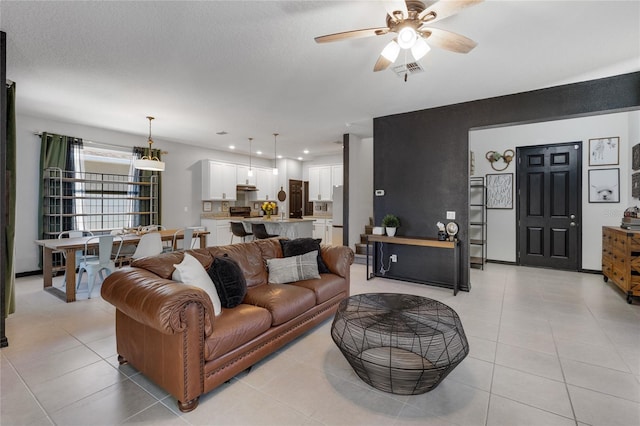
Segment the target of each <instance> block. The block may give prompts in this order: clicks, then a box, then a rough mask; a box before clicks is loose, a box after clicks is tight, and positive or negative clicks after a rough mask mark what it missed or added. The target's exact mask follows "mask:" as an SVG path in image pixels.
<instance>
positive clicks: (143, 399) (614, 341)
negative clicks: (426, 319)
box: [0, 264, 640, 426]
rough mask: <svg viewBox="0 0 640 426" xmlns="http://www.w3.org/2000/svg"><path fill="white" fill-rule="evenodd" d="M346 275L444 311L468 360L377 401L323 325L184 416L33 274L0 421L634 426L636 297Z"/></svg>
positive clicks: (574, 279) (639, 417) (579, 281)
mask: <svg viewBox="0 0 640 426" xmlns="http://www.w3.org/2000/svg"><path fill="white" fill-rule="evenodd" d="M351 277H352V293H353V294H357V293H365V292H402V293H411V294H417V295H421V296H426V297H430V298H434V299H437V300H440V301H442V302H444V303H446V304H448V305H449V306H451V307H452V308H454V309H455V310H456V311H457V312H458V314H459V315H460V317H461V319H462V321H463V325H464V327H465V331H466V333H467V336H468V340H469V344H470V348H471V352H470V354H469V356H468V357H467V358H466V359H465V360H464V361H463V362H462V363H461V364H460V365H459V366H458V367H457V368H456V370H454V371H453V372H452V373H451V374H450V375H449V376H448V377H447V378H446V379H445V380H444V381H443V382H442V383H441V384H440V386H439V387H438V388H436V389H435V390H433V391H431V392H429V393H426V394H423V395H416V396H400V395H392V394H387V393H384V392H380V391H377V390H375V389H373V388H370V387H369V386H367V385H366V384H364V383H363V382H362V381H360V379H358V378H357V376H356V375H355V374H354V373H353V371H352V370H351V368H350V367H349V365H348V364H347V362H346V361H345V360H344V358H343V357H342V355H341V353H340V352H339V351H338V349H337V348H336V346H335V345H334V343H333V341H332V340H331V337H330V332H329V331H330V326H331V321H326V322H325V323H323V324H322V325H320V326H318V327H317V328H316V329H314V330H312V331H311V332H309V333H308V334H306V335H305V336H303V337H302V338H299V339H298V340H297V341H295V342H293V343H291V344H289V345H287V346H286V347H285V348H283V349H282V350H280V351H279V352H278V353H276V354H273V355H272V356H269V357H268V358H267V359H265V360H263V361H262V362H260V363H259V364H257V365H256V366H255V367H254V368H253V370H252V371H251V372H250V373H242V374H240V375H238V376H237V377H236V378H234V379H233V380H232V381H231V382H230V383H229V384H225V385H223V386H221V387H219V388H218V389H216V390H214V391H213V392H211V393H209V394H207V395H204V396H203V397H202V398H201V399H200V405H199V407H198V408H197V409H196V410H195V411H193V412H191V413H187V414H183V413H180V412H179V411H178V410H177V408H176V405H175V400H174V399H173V398H172V397H170V396H168V395H167V394H166V392H164V391H163V390H161V389H159V388H158V387H156V386H155V385H153V384H152V383H150V382H149V381H148V380H147V379H146V378H145V377H144V376H142V375H141V374H139V373H138V372H137V371H135V370H134V369H133V368H131V367H129V366H118V363H117V354H116V348H115V338H114V309H113V307H112V306H111V305H109V304H108V303H106V302H104V301H103V300H102V299H100V298H99V297H98V296H97V294H99V292H98V291H96V292H95V293H94V294H96V296H95V298H93V299H90V300H86V299H85V300H79V301H78V302H76V303H70V304H66V303H63V302H61V301H60V300H58V299H56V298H54V297H53V296H51V295H49V294H47V293H45V292H44V291H43V290H42V277H30V278H21V279H18V280H17V284H16V293H17V308H18V311H17V313H15V314H14V315H11V316H10V317H9V319H8V320H7V323H6V325H7V337H8V339H9V347H7V348H4V349H2V350H1V351H0V367H1V370H0V374H1V382H0V386H1V387H0V391H1V401H0V404H1V405H0V409H1V411H0V423H1V424H2V425H49V424H56V425H111V424H137V425H142V424H147V425H163V424H171V425H367V426H371V425H418V424H419V425H443V426H444V425H462V426H467V425H519V424H523V425H541V426H543V425H544V426H547V425H594V426H595V425H607V426H609V425H624V426H637V425H640V302H636V304H634V305H628V304H627V303H626V301H625V298H624V297H623V296H622V294H621V292H619V291H618V290H617V289H616V288H614V287H613V286H612V285H611V284H606V283H604V282H603V280H602V277H601V276H599V275H593V274H579V273H570V272H559V271H550V270H544V269H532V268H521V267H513V266H507V265H500V264H488V265H487V266H486V268H485V270H484V271H480V270H476V269H473V270H472V271H471V283H472V291H471V292H469V293H466V292H461V293H459V294H458V295H457V296H456V297H454V296H453V295H452V294H451V292H450V291H448V290H445V289H440V288H437V287H430V286H423V285H418V284H412V283H406V282H400V281H393V280H387V279H382V278H376V279H374V280H371V281H366V280H365V269H364V266H362V265H354V266H353V268H352V273H351ZM58 279H60V278H57V280H58ZM58 285H60V284H58ZM85 297H86V296H85Z"/></svg>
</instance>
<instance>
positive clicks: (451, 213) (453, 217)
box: [447, 211, 456, 220]
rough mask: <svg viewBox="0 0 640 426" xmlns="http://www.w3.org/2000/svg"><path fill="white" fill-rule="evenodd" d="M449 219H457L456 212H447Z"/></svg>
mask: <svg viewBox="0 0 640 426" xmlns="http://www.w3.org/2000/svg"><path fill="white" fill-rule="evenodd" d="M447 219H448V220H456V212H449V211H448V212H447Z"/></svg>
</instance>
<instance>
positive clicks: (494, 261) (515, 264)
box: [485, 259, 518, 266]
mask: <svg viewBox="0 0 640 426" xmlns="http://www.w3.org/2000/svg"><path fill="white" fill-rule="evenodd" d="M485 263H499V264H500V265H511V266H518V264H517V263H516V262H507V261H506V260H491V259H487V260H485Z"/></svg>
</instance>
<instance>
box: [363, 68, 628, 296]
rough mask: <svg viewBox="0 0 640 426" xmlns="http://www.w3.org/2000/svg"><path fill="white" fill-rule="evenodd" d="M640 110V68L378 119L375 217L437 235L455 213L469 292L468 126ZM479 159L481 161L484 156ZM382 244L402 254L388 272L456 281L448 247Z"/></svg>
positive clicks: (405, 231)
mask: <svg viewBox="0 0 640 426" xmlns="http://www.w3.org/2000/svg"><path fill="white" fill-rule="evenodd" d="M409 84H410V83H409ZM638 108H640V72H635V73H630V74H623V75H619V76H614V77H608V78H603V79H598V80H591V81H586V82H581V83H575V84H569V85H563V86H557V87H551V88H547V89H541V90H536V91H531V92H524V93H517V94H513V95H508V96H500V97H495V98H488V99H482V100H477V101H472V102H465V103H460V104H454V105H448V106H443V107H438V108H432V109H426V110H421V111H414V112H409V113H404V114H397V115H390V116H386V117H378V118H375V119H374V122H373V136H374V153H373V162H374V173H373V174H374V189H383V190H385V195H384V196H383V197H374V216H375V218H374V220H375V223H376V224H377V225H379V224H380V222H381V220H382V217H383V216H384V215H385V214H387V213H394V214H396V215H397V216H398V217H399V218H400V222H401V226H400V228H399V229H398V235H406V236H417V237H435V236H436V234H437V228H436V222H438V221H442V222H445V223H446V222H447V220H446V211H447V210H453V211H455V212H456V220H455V222H457V223H458V225H459V226H460V233H459V238H460V240H461V242H462V259H463V262H462V263H463V267H462V268H461V271H460V273H461V289H463V290H469V289H470V287H471V285H470V283H469V268H468V266H467V265H468V263H469V246H468V241H467V240H468V239H467V229H468V222H469V218H468V204H469V189H468V184H469V172H468V167H469V166H468V165H469V130H470V129H473V128H482V127H492V126H504V125H510V124H523V123H531V122H542V121H551V120H558V119H565V118H572V117H579V116H588V115H598V114H603V113H612V112H620V111H625V110H634V109H638ZM476 161H483V158H482V155H480V156H478V155H476ZM385 249H386V250H393V252H394V253H395V254H398V263H396V264H393V267H392V269H391V271H390V272H388V273H387V276H389V277H391V278H399V279H408V280H416V281H444V282H451V280H452V275H451V270H450V269H451V268H447V267H446V266H448V265H450V262H451V261H450V254H449V253H446V251H445V250H434V249H429V248H415V247H406V246H393V247H391V246H389V247H386V248H385ZM390 253H391V252H389V251H387V252H385V256H387V255H388V254H390Z"/></svg>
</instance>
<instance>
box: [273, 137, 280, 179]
mask: <svg viewBox="0 0 640 426" xmlns="http://www.w3.org/2000/svg"><path fill="white" fill-rule="evenodd" d="M278 135H279V133H274V134H273V174H274V175H277V174H278V151H277V149H276V147H277V144H278Z"/></svg>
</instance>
